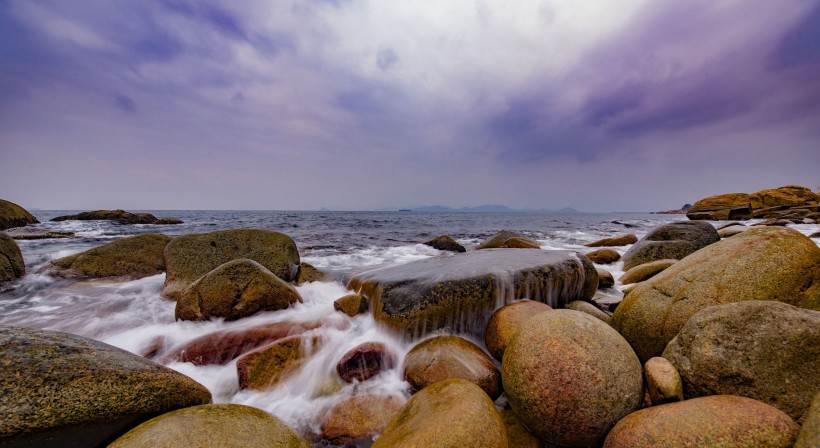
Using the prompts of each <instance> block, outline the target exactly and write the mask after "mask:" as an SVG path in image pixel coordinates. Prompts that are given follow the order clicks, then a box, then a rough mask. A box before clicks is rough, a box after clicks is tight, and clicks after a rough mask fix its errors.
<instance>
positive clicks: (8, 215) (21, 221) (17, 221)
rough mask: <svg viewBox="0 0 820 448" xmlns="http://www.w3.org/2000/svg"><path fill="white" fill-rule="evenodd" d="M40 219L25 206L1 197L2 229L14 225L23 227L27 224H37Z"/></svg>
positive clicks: (0, 221) (0, 223)
mask: <svg viewBox="0 0 820 448" xmlns="http://www.w3.org/2000/svg"><path fill="white" fill-rule="evenodd" d="M39 222H40V221H38V220H37V218H35V217H34V215H32V214H31V213H29V212H28V211H27V210H26V209H24V208H23V207H20V206H19V205H17V204H15V203H14V202H9V201H6V200H3V199H0V230H6V229H10V228H12V227H23V226H25V225H26V224H37V223H39Z"/></svg>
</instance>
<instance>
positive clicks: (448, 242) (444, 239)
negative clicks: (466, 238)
mask: <svg viewBox="0 0 820 448" xmlns="http://www.w3.org/2000/svg"><path fill="white" fill-rule="evenodd" d="M424 244H425V245H427V246H430V247H432V248H434V249H438V250H446V251H450V252H458V253H461V252H467V249H465V248H464V246H462V245H461V244H459V242H458V241H456V240H454V239H453V237H451V236H449V235H441V236H437V237H435V238H433V239H432V240H430V241H428V242H426V243H424Z"/></svg>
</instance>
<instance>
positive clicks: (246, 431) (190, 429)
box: [109, 404, 310, 448]
mask: <svg viewBox="0 0 820 448" xmlns="http://www.w3.org/2000/svg"><path fill="white" fill-rule="evenodd" d="M183 446H185V447H212V446H213V447H216V446H218V447H236V448H240V447H251V446H252V447H259V448H308V447H309V446H310V445H308V443H307V442H306V441H305V440H304V439H303V438H302V437H300V436H299V435H298V434H296V432H295V431H294V430H293V429H291V428H290V427H289V426H287V425H286V424H284V423H282V421H281V420H279V419H278V418H276V417H274V416H272V415H270V414H268V413H267V412H265V411H263V410H261V409H257V408H252V407H250V406H244V405H241V404H206V405H202V406H193V407H190V408H185V409H180V410H177V411H174V412H169V413H167V414H163V415H160V416H159V417H155V418H153V419H151V420H148V421H147V422H145V423H143V424H141V425H139V426H137V427H136V428H134V429H132V430H131V431H128V432H127V433H125V435H123V436H122V437H120V438H119V439H117V440H115V441H114V443H112V444H111V445H109V448H162V447H168V448H171V447H183Z"/></svg>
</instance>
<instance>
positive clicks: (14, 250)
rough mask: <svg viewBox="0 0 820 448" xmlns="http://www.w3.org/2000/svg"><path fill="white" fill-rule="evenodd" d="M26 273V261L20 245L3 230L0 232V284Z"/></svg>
mask: <svg viewBox="0 0 820 448" xmlns="http://www.w3.org/2000/svg"><path fill="white" fill-rule="evenodd" d="M25 273H26V263H25V262H24V261H23V254H22V252H20V247H19V246H17V243H16V242H15V241H14V240H13V239H11V237H10V236H8V235H6V234H5V233H4V232H0V285H2V284H3V283H5V282H7V281H10V280H14V279H16V278H20V277H22V276H23V275H24V274H25Z"/></svg>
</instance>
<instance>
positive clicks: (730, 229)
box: [718, 225, 751, 238]
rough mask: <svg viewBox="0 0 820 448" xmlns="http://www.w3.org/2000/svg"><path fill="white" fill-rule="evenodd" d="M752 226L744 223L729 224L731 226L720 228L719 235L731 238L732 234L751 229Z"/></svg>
mask: <svg viewBox="0 0 820 448" xmlns="http://www.w3.org/2000/svg"><path fill="white" fill-rule="evenodd" d="M750 228H751V227H746V226H744V225H737V226H729V227H726V228H725V229H720V230H718V235H720V237H721V238H729V237H730V236H735V235H737V234H738V233H742V232H745V231H747V230H749V229H750Z"/></svg>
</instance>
